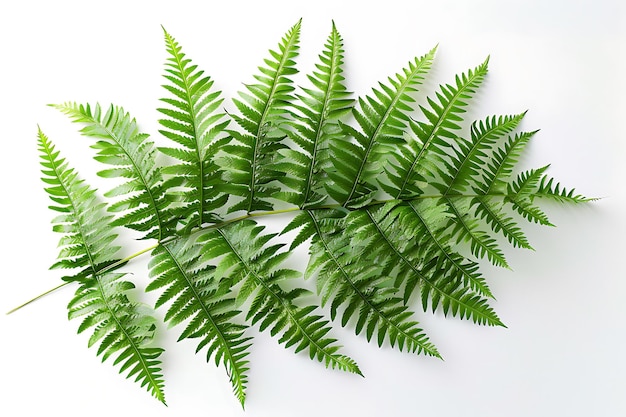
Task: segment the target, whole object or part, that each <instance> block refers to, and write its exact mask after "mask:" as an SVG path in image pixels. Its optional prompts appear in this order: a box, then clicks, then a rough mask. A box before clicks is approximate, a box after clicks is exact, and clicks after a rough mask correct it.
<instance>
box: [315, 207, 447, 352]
mask: <svg viewBox="0 0 626 417" xmlns="http://www.w3.org/2000/svg"><path fill="white" fill-rule="evenodd" d="M306 213H307V214H308V217H309V219H310V226H311V227H310V233H311V235H312V237H313V244H312V245H311V248H310V253H311V260H310V261H309V266H308V267H307V275H308V276H311V275H313V274H314V273H315V271H318V292H319V293H320V294H321V296H322V305H324V304H325V303H326V301H327V300H329V299H331V297H333V294H334V297H333V302H332V306H331V317H333V318H334V317H335V316H336V311H337V308H338V307H339V306H340V305H341V304H345V303H347V306H346V308H345V310H344V313H343V316H342V323H341V324H342V326H346V324H347V323H348V321H349V320H350V318H351V317H352V314H353V313H354V312H355V311H356V309H358V310H359V313H358V321H357V325H356V327H355V332H356V334H357V335H358V334H360V333H361V332H362V331H363V330H366V337H367V340H368V341H369V340H371V338H372V337H373V335H374V332H375V330H376V328H377V330H378V332H377V334H378V335H377V340H378V345H379V346H381V345H382V344H383V342H384V340H385V336H387V339H388V340H389V343H390V345H391V346H392V347H393V346H395V345H396V343H397V346H398V349H399V350H400V351H402V350H404V349H405V348H406V350H407V351H410V352H417V353H425V354H427V355H430V356H435V357H440V355H439V352H438V351H437V349H436V348H435V346H434V345H433V344H432V343H430V342H429V341H428V337H427V336H426V335H425V334H424V333H423V331H422V329H420V328H419V327H417V326H418V323H417V322H415V321H414V320H412V315H413V313H412V312H410V311H407V309H406V307H405V306H403V305H402V303H401V299H400V298H396V297H393V296H392V294H391V293H390V292H389V289H384V287H382V286H380V283H379V282H377V281H380V280H381V277H379V275H378V274H376V272H378V270H377V268H371V267H364V268H360V267H359V266H358V264H348V263H347V262H346V260H345V259H344V258H347V257H350V256H349V255H348V253H347V252H348V251H349V248H348V246H347V242H346V240H345V238H342V237H341V236H338V235H334V236H333V235H332V234H330V233H329V230H328V228H327V227H325V226H324V223H328V221H327V220H328V218H324V217H320V218H318V217H317V215H315V214H313V213H312V212H310V211H309V212H306ZM324 229H326V230H324ZM377 284H379V285H377Z"/></svg>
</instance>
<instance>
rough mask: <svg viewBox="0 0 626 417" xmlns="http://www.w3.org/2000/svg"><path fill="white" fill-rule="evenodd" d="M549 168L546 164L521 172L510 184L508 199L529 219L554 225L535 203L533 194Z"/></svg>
mask: <svg viewBox="0 0 626 417" xmlns="http://www.w3.org/2000/svg"><path fill="white" fill-rule="evenodd" d="M547 169H548V166H545V167H542V168H539V169H531V170H529V171H524V172H521V173H520V174H519V175H518V176H517V178H516V179H515V181H513V182H511V183H509V184H508V186H507V191H508V196H507V199H508V200H509V201H510V202H511V204H512V205H513V208H514V209H515V210H517V212H518V213H519V214H521V215H522V216H523V217H524V218H525V219H527V220H528V221H532V222H535V223H540V224H543V225H545V226H554V225H553V224H552V223H550V220H549V219H548V216H547V215H546V214H545V213H544V212H543V211H542V210H541V209H540V208H539V207H538V206H537V205H535V204H533V195H534V193H535V192H536V190H537V188H538V186H539V183H540V181H541V179H542V178H543V176H544V175H543V174H544V172H545V171H546V170H547Z"/></svg>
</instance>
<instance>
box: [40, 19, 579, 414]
mask: <svg viewBox="0 0 626 417" xmlns="http://www.w3.org/2000/svg"><path fill="white" fill-rule="evenodd" d="M300 27H301V22H297V23H296V24H295V25H294V26H293V27H292V28H291V29H290V30H289V31H288V32H287V34H286V35H285V36H284V37H283V39H282V40H281V41H280V43H279V44H278V47H277V48H276V49H275V50H271V51H269V57H268V58H267V59H265V60H264V63H263V65H262V66H260V67H258V71H259V73H258V74H256V75H254V79H255V81H254V83H252V84H246V85H245V91H242V92H240V93H239V94H238V97H237V98H234V99H233V106H234V111H232V112H226V111H223V110H222V106H223V99H222V98H221V93H220V92H219V91H217V90H216V89H215V88H214V83H213V80H212V79H211V78H210V77H208V76H206V75H205V73H204V72H203V71H202V70H201V69H199V68H198V67H197V66H196V65H195V64H193V63H192V61H191V60H190V59H189V58H188V57H187V56H186V55H185V53H184V52H183V50H182V48H181V46H180V45H179V44H178V42H177V41H176V40H175V39H174V38H173V37H172V36H171V35H170V34H169V33H167V32H165V44H166V52H167V59H166V63H165V74H164V78H165V84H164V86H163V87H164V89H165V93H166V97H164V98H163V99H162V103H163V107H162V108H159V109H158V111H159V112H160V113H161V115H162V117H163V118H162V119H161V120H159V123H160V125H161V126H162V129H161V130H160V131H159V132H160V134H161V137H160V138H159V140H158V142H159V146H156V145H155V143H154V142H153V141H152V140H150V139H149V137H148V135H146V134H143V133H140V132H139V129H138V127H137V124H136V122H135V120H134V119H133V118H132V117H131V116H130V115H129V114H128V113H126V112H125V111H124V110H123V109H122V108H121V107H118V106H114V105H111V106H110V107H108V110H107V111H106V112H105V111H103V110H102V108H101V106H100V105H97V104H96V105H93V106H90V105H86V104H75V103H65V104H61V105H57V106H55V107H56V108H58V109H59V110H61V111H62V112H64V113H66V114H67V115H68V116H70V118H71V119H72V120H73V121H74V122H77V123H79V124H81V125H82V126H83V127H82V130H81V132H82V134H83V135H84V136H86V137H88V138H91V139H94V140H95V143H93V145H92V147H93V148H94V149H95V150H96V151H97V155H96V156H95V159H96V160H97V161H98V162H101V163H104V164H106V165H108V167H107V168H106V169H104V170H102V171H100V172H99V175H100V176H102V177H105V178H114V179H116V185H115V186H114V188H112V189H111V190H110V191H109V192H107V193H106V194H105V197H107V200H106V201H101V200H100V199H99V198H98V197H97V196H96V194H95V191H94V190H93V189H91V188H90V187H89V186H87V185H86V184H85V183H84V182H83V181H81V180H79V179H78V176H77V174H76V173H75V171H73V170H72V169H70V168H69V167H68V166H67V163H66V162H65V161H64V160H63V159H62V158H60V156H59V154H58V152H57V151H55V149H54V147H53V145H52V144H51V143H50V141H49V140H48V139H47V138H46V137H45V136H44V135H43V133H41V132H40V133H39V146H40V150H41V154H42V167H43V173H44V178H43V180H44V182H45V183H46V184H47V185H48V188H46V190H47V192H48V194H49V195H50V197H51V199H52V200H53V202H54V205H53V206H51V208H52V209H53V210H55V211H57V212H60V213H61V214H60V215H59V216H58V217H56V218H55V219H54V220H53V230H54V231H57V232H61V233H63V237H62V238H61V243H60V255H59V260H58V262H56V263H55V265H54V267H57V268H66V269H72V270H74V273H73V275H68V276H67V277H65V278H64V279H65V280H67V281H68V282H73V281H75V282H77V283H78V285H79V288H78V290H77V292H76V296H75V297H74V299H73V300H72V301H71V302H70V305H69V316H70V318H74V317H81V318H82V320H83V321H82V324H81V325H80V327H79V332H82V331H84V330H87V329H89V328H94V329H93V336H92V337H91V339H90V341H89V344H90V345H93V344H99V346H98V354H99V355H102V357H103V359H106V358H108V357H109V356H111V355H117V356H116V358H115V360H114V363H116V364H121V372H126V375H127V377H131V376H134V377H135V378H136V380H137V381H138V382H139V383H140V384H141V385H142V386H145V387H146V389H147V390H148V391H149V392H150V393H151V394H152V395H154V396H155V397H156V398H157V399H159V400H160V401H164V396H163V378H162V376H161V374H160V372H161V371H160V369H159V366H160V362H159V357H160V354H161V352H162V350H161V349H159V348H156V347H152V345H151V341H152V339H153V337H154V333H155V330H156V325H155V323H156V322H155V319H154V318H153V314H152V312H151V311H150V310H149V309H148V308H147V307H145V306H141V305H140V304H138V303H135V302H133V301H131V299H132V297H131V295H132V292H131V291H130V290H131V289H133V288H134V284H132V283H131V282H129V281H126V280H123V279H122V278H125V279H126V278H127V276H126V275H125V273H123V272H116V271H117V270H118V269H119V268H123V266H124V265H125V263H127V262H128V261H130V260H131V259H133V258H134V257H136V256H139V255H141V254H142V253H146V252H151V255H150V256H151V260H150V263H149V277H150V283H149V284H148V285H147V288H146V291H158V292H159V296H158V300H157V302H156V306H155V307H156V308H164V310H165V313H164V319H165V322H167V323H168V324H169V325H170V326H175V327H178V328H180V329H181V330H180V337H179V340H184V339H193V340H194V342H195V343H196V344H197V351H198V352H200V351H204V352H205V354H206V358H207V361H210V360H213V361H215V363H216V365H218V366H223V367H224V369H225V370H226V373H227V375H228V378H229V380H230V382H231V385H232V388H233V392H234V393H235V396H236V397H237V399H238V400H239V401H240V402H241V404H242V405H243V404H244V401H245V395H246V386H247V384H248V371H249V366H251V364H250V363H249V361H248V358H249V353H250V350H251V349H252V347H253V341H252V338H251V336H250V334H249V333H250V332H249V326H256V327H257V328H258V329H259V330H260V331H267V332H269V334H270V335H272V336H275V337H277V338H278V342H279V343H281V344H283V345H284V346H285V347H286V348H292V350H294V351H295V352H306V354H308V356H309V357H310V358H311V359H314V360H316V361H318V362H320V363H323V364H324V366H326V367H327V368H337V369H339V370H343V371H348V372H351V373H356V374H359V375H360V374H361V370H360V369H359V367H358V366H357V364H356V362H355V361H354V360H353V359H351V358H349V357H348V356H346V355H345V354H344V353H343V352H342V349H341V346H340V345H339V344H338V342H337V340H336V338H335V337H334V336H333V335H332V331H333V329H332V325H331V323H332V322H337V323H338V324H339V325H341V326H347V327H350V328H352V329H353V330H354V332H355V333H356V334H357V335H361V334H364V336H365V338H366V339H367V340H368V341H370V340H372V339H374V340H375V341H376V343H377V345H378V346H383V345H389V346H391V347H395V348H397V349H398V350H399V351H404V352H410V353H416V354H425V355H429V356H434V357H440V356H441V355H440V353H439V351H438V350H437V348H436V347H435V346H434V344H433V343H432V342H431V341H430V340H429V338H428V336H427V335H426V332H425V331H424V330H423V329H422V327H421V326H420V324H419V321H418V313H417V311H415V310H414V309H413V307H414V306H415V305H420V304H421V309H422V310H423V311H424V312H427V311H429V310H431V311H433V312H435V311H440V312H442V313H443V315H445V316H452V317H457V318H459V319H466V320H471V321H472V322H474V323H477V324H480V325H488V326H504V324H503V322H502V321H501V320H500V318H499V317H498V316H497V314H496V313H495V311H494V309H493V308H492V307H491V306H490V305H489V302H490V299H492V298H493V294H492V292H491V290H490V288H489V286H488V283H487V280H486V278H485V277H484V276H483V273H482V272H481V269H480V263H481V262H483V260H486V261H488V262H490V263H491V264H493V265H495V266H498V267H505V268H506V267H508V262H507V260H506V258H505V250H504V249H503V248H502V244H503V243H505V242H506V241H508V242H509V243H510V244H511V245H512V246H513V247H519V248H531V245H530V243H529V241H528V239H527V238H526V236H525V234H524V232H523V231H522V228H521V227H520V224H519V223H520V221H521V220H522V219H526V220H527V221H529V222H532V223H538V224H541V225H551V223H550V220H549V219H548V217H547V215H546V214H545V213H544V212H543V211H542V209H541V208H540V207H539V205H538V202H540V201H541V200H554V201H558V202H560V203H564V204H578V203H583V202H586V201H589V200H588V199H587V198H585V197H583V196H581V195H579V194H577V193H576V192H575V191H574V190H572V189H566V188H564V187H563V186H561V185H560V184H559V183H558V182H557V181H556V180H554V179H552V178H550V177H549V176H547V174H546V172H547V169H548V167H547V166H546V167H542V168H538V169H529V170H526V171H522V172H518V171H517V165H518V161H519V158H520V155H521V153H522V151H523V150H524V147H525V146H526V145H527V144H528V142H529V141H530V139H531V138H532V137H533V135H534V134H535V132H520V131H518V128H519V125H520V123H521V122H522V120H523V118H524V115H525V112H524V113H520V114H517V115H504V116H489V117H486V118H484V119H482V120H478V121H474V122H473V123H471V124H469V121H466V120H464V118H463V115H464V113H465V112H466V111H467V107H468V106H469V103H470V99H471V98H472V96H473V95H474V94H475V93H476V91H477V90H478V89H479V88H480V85H481V83H482V82H483V80H484V78H485V77H486V75H487V69H488V59H486V60H485V61H484V62H483V63H481V64H480V65H478V66H477V67H475V68H473V69H470V70H468V71H466V72H464V73H462V74H460V75H458V76H456V77H455V79H454V80H453V81H452V82H451V83H449V84H444V85H442V86H441V87H440V88H439V89H438V90H437V91H436V92H435V93H434V95H431V96H430V97H427V98H426V99H425V100H424V101H421V102H422V103H424V104H423V105H417V104H416V103H418V94H417V93H418V88H419V87H420V86H421V85H422V83H423V81H424V80H425V78H426V77H427V76H428V72H429V69H430V68H431V66H432V63H433V60H434V58H435V49H432V50H431V51H429V52H428V53H427V54H425V55H424V56H422V57H418V58H414V59H412V60H410V61H409V63H408V64H407V66H406V67H405V68H403V69H401V70H400V71H399V72H398V73H397V74H395V75H393V76H390V77H388V78H387V80H386V81H385V82H380V83H378V84H377V86H376V87H374V88H373V89H372V90H371V93H370V94H369V95H365V96H363V97H360V98H356V99H353V97H352V94H351V93H350V92H349V91H348V89H347V87H346V80H345V78H344V75H343V74H344V73H343V62H344V50H343V43H342V38H341V36H340V34H339V32H338V31H337V28H336V27H335V25H334V24H333V25H332V30H331V33H330V35H329V37H328V39H327V41H326V44H325V45H324V47H323V49H322V52H321V54H320V55H319V61H318V63H317V64H316V66H315V69H314V70H313V71H312V72H310V73H309V75H307V76H306V82H307V85H306V86H305V87H297V86H296V85H295V84H294V79H295V78H294V76H295V75H296V74H297V72H298V71H297V69H296V61H295V60H296V57H297V54H298V48H299V37H300ZM466 123H467V124H466ZM466 130H467V132H465V131H466ZM161 142H163V144H162V145H161ZM285 213H292V217H291V219H290V221H289V222H288V223H287V225H286V226H285V228H284V229H283V231H282V233H281V234H280V235H278V234H275V233H266V232H265V231H264V226H262V225H260V224H258V223H257V220H256V219H257V218H259V217H261V216H271V215H277V214H283V215H284V214H285ZM117 226H124V227H128V228H130V229H133V230H136V231H139V232H141V233H142V235H141V236H140V238H142V239H150V240H153V241H154V244H153V245H152V246H151V247H148V248H146V249H145V250H142V251H140V252H138V253H136V254H134V255H131V256H129V257H127V258H125V259H119V258H117V257H116V256H117V255H116V254H117V252H118V249H119V246H116V245H117V243H116V242H118V241H119V239H118V238H117V235H116V234H115V233H114V230H115V227H117ZM289 238H291V244H285V243H284V240H287V239H289ZM281 239H283V242H281ZM300 245H307V246H308V251H309V255H310V257H309V260H308V265H307V267H306V268H305V270H304V271H296V270H293V269H291V268H290V267H289V265H290V262H291V261H290V260H289V257H290V255H291V254H292V253H293V252H294V250H295V249H296V248H297V247H298V246H300ZM302 275H304V279H308V280H311V281H313V283H312V286H313V287H314V288H316V294H313V293H311V292H310V291H308V290H306V289H305V288H303V285H301V284H303V282H300V283H299V281H298V280H299V279H301V277H302ZM416 300H419V301H416ZM326 314H328V316H329V318H330V320H329V319H327V318H326Z"/></svg>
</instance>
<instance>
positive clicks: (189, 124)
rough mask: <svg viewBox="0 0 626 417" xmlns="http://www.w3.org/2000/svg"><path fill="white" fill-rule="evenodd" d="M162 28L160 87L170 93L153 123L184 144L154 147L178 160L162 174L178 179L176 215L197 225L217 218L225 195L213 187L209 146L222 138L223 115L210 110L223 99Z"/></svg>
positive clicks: (215, 169) (215, 174) (216, 179)
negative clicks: (162, 80) (164, 50)
mask: <svg viewBox="0 0 626 417" xmlns="http://www.w3.org/2000/svg"><path fill="white" fill-rule="evenodd" d="M163 31H164V34H165V42H166V46H167V52H168V54H169V58H168V60H167V64H166V66H167V69H166V74H165V76H164V77H165V78H166V79H167V80H168V81H169V84H167V85H164V87H165V89H166V90H167V91H168V92H170V93H171V95H172V97H171V98H167V99H162V101H164V102H165V103H166V104H169V107H168V108H161V109H158V110H159V111H160V112H161V113H162V114H164V115H165V116H166V117H167V118H166V119H162V120H160V121H159V123H160V124H161V125H162V126H163V127H164V128H165V129H164V130H160V132H161V133H162V134H163V135H164V136H165V137H167V138H169V139H171V140H173V141H175V142H177V143H179V144H180V145H182V146H183V147H184V150H181V149H180V148H159V150H160V151H161V152H163V153H165V154H166V155H169V156H171V157H174V158H176V159H178V160H179V161H180V164H177V165H173V166H168V167H166V168H165V169H164V170H163V172H164V173H165V174H170V175H171V176H172V177H173V178H174V179H180V178H181V177H183V178H184V180H185V181H184V182H183V184H182V186H183V187H184V188H185V190H184V191H183V192H182V195H181V198H179V199H178V203H179V204H180V205H182V207H180V209H178V210H176V211H177V217H178V218H180V219H184V222H185V223H186V227H200V226H201V225H202V224H204V223H207V222H208V223H214V222H216V221H218V220H219V217H217V216H216V215H215V214H214V212H215V211H216V210H217V209H219V208H220V207H221V206H223V205H224V204H225V203H226V200H227V199H228V196H227V195H225V194H222V193H221V192H220V191H219V190H218V189H217V188H218V187H217V186H218V185H219V183H220V181H219V180H220V178H219V175H220V174H219V171H218V167H217V166H216V165H215V163H214V162H213V160H212V157H213V155H214V154H215V153H216V151H215V149H212V148H219V146H220V145H221V143H222V142H223V140H220V137H221V139H224V132H225V130H226V128H227V126H228V124H229V121H228V120H224V117H225V114H223V113H217V112H216V110H217V108H218V107H219V106H220V105H221V104H222V101H223V99H221V98H220V97H219V96H220V92H219V91H216V92H213V91H211V88H212V86H213V81H212V80H211V79H210V77H205V76H203V74H204V73H203V71H201V70H198V69H197V66H196V65H193V64H192V63H191V60H190V59H188V58H186V55H185V54H184V53H183V52H182V48H181V47H180V46H179V44H178V42H176V40H175V39H174V38H173V37H172V36H171V35H170V34H169V33H167V31H165V29H163ZM183 173H185V174H183ZM181 174H182V175H181Z"/></svg>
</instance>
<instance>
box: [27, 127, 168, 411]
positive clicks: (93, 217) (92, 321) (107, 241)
mask: <svg viewBox="0 0 626 417" xmlns="http://www.w3.org/2000/svg"><path fill="white" fill-rule="evenodd" d="M38 138H39V140H38V144H39V151H40V154H41V165H42V173H43V175H44V177H43V181H44V182H45V183H46V184H47V185H48V187H47V188H46V192H47V193H48V194H49V196H50V198H51V199H52V201H53V202H54V203H55V204H54V205H53V206H51V207H50V208H51V209H53V210H54V211H56V212H59V213H61V214H60V215H58V216H57V217H56V218H55V219H54V220H53V225H54V226H53V230H54V231H56V232H60V233H62V234H63V237H61V241H60V244H59V246H60V253H59V261H58V262H57V263H56V264H55V265H54V267H57V268H59V267H60V268H68V269H77V268H80V269H81V271H80V272H79V273H78V274H76V275H75V276H74V277H69V278H66V279H68V280H75V281H78V282H79V283H80V287H79V288H78V290H77V291H76V294H75V296H74V298H73V299H72V301H71V302H70V303H69V305H68V310H69V314H68V316H69V318H70V319H73V318H78V317H81V318H82V319H83V320H82V322H81V324H80V326H79V329H78V332H79V333H82V332H83V331H85V330H87V329H89V328H91V327H95V329H94V333H93V335H92V336H91V338H90V339H89V346H93V345H94V344H96V343H99V346H98V355H101V356H102V360H103V361H104V360H106V359H107V358H109V357H110V356H111V355H117V356H116V357H115V360H114V362H113V364H114V365H118V364H121V367H120V373H124V372H126V377H127V378H130V377H135V381H136V382H138V383H140V384H141V386H142V387H145V388H146V389H147V390H148V392H149V393H150V394H152V395H153V396H154V397H155V398H157V399H158V400H159V401H161V402H163V403H165V397H164V394H163V376H162V375H161V373H160V372H161V369H160V361H159V356H160V355H161V353H162V351H163V350H162V349H160V348H155V347H150V346H149V344H150V342H151V341H152V339H153V338H154V332H155V329H156V325H155V319H154V318H153V317H152V316H151V315H150V312H149V311H148V310H147V309H146V308H145V307H144V306H141V305H139V304H136V303H132V302H130V301H129V299H128V297H127V295H126V293H127V292H128V291H129V290H131V289H133V288H134V285H133V284H132V283H130V282H128V281H122V280H121V278H122V277H123V276H124V275H125V274H123V273H117V272H113V271H108V272H102V267H103V265H111V264H112V263H113V262H114V261H116V258H115V255H116V253H117V252H118V250H119V247H118V246H115V245H113V243H114V240H115V238H116V237H117V235H116V234H115V233H113V231H112V230H113V226H112V223H113V222H112V218H113V217H112V216H111V215H107V214H106V209H105V208H106V204H104V203H100V202H98V198H97V196H96V194H95V190H94V189H92V188H91V187H89V186H88V185H87V184H86V183H85V182H84V181H82V180H80V179H79V178H78V175H77V173H76V172H75V171H74V170H73V169H72V168H70V167H69V166H68V164H67V163H66V162H65V160H64V159H63V158H61V157H60V155H59V152H58V151H56V150H55V148H54V145H53V144H52V143H51V142H50V140H49V139H48V138H47V137H46V136H45V135H44V134H43V132H42V131H41V130H39V133H38Z"/></svg>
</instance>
